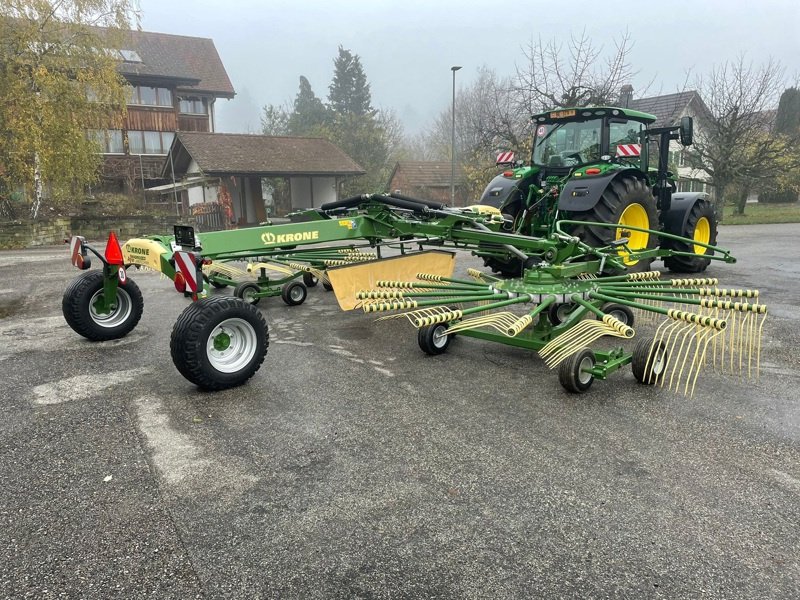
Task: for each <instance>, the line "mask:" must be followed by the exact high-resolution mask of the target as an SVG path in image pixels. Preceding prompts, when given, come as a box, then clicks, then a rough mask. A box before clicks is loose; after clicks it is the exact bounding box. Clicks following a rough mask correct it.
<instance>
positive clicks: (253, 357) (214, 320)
mask: <svg viewBox="0 0 800 600" xmlns="http://www.w3.org/2000/svg"><path fill="white" fill-rule="evenodd" d="M169 347H170V351H171V353H172V362H173V363H175V367H176V368H177V369H178V371H179V372H180V374H181V375H183V376H184V377H185V378H186V379H188V380H189V381H191V382H192V383H193V384H195V385H196V386H198V387H199V388H201V389H204V390H212V391H215V390H224V389H228V388H231V387H235V386H237V385H241V384H243V383H244V382H245V381H247V380H248V379H250V378H251V377H252V376H253V375H254V374H255V373H256V371H258V369H259V368H260V367H261V363H263V362H264V358H265V357H266V355H267V348H268V347H269V329H268V327H267V322H266V321H265V320H264V317H263V316H262V315H261V311H259V310H258V309H257V308H256V307H255V306H253V305H252V304H248V303H247V302H245V301H243V300H239V299H237V298H231V297H223V296H213V297H210V298H205V299H203V300H198V301H197V302H193V303H192V304H190V305H189V306H188V307H186V309H184V311H183V312H182V313H181V315H180V316H179V317H178V320H177V321H176V322H175V327H173V329H172V337H171V339H170V344H169Z"/></svg>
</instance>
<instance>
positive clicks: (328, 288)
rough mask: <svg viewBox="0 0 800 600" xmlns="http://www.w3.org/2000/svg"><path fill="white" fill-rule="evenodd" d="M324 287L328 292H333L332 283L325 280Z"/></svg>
mask: <svg viewBox="0 0 800 600" xmlns="http://www.w3.org/2000/svg"><path fill="white" fill-rule="evenodd" d="M322 287H323V289H324V290H325V291H326V292H332V291H333V285H332V284H331V282H330V281H324V280H323V282H322Z"/></svg>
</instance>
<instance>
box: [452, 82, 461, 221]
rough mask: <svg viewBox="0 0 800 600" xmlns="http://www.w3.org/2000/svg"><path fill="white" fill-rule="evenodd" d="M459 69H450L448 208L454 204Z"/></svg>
mask: <svg viewBox="0 0 800 600" xmlns="http://www.w3.org/2000/svg"><path fill="white" fill-rule="evenodd" d="M460 68H461V67H450V70H451V71H452V72H453V110H452V113H453V114H452V117H453V127H452V137H451V139H450V157H451V163H450V206H454V205H455V202H456V71H458V70H459V69H460Z"/></svg>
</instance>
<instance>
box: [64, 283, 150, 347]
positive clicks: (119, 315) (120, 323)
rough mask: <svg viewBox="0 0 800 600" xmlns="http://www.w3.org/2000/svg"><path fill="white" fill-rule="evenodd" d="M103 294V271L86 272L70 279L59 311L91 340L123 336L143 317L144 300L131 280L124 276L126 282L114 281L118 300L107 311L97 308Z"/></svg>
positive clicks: (81, 333)
mask: <svg viewBox="0 0 800 600" xmlns="http://www.w3.org/2000/svg"><path fill="white" fill-rule="evenodd" d="M103 294H104V291H103V273H102V272H101V271H87V272H86V273H82V274H81V275H79V276H78V277H76V278H75V279H74V280H73V281H72V283H71V284H70V285H69V287H67V289H66V290H65V291H64V297H63V298H62V300H61V312H62V313H63V314H64V319H65V320H66V322H67V325H69V326H70V327H72V329H73V330H74V331H75V333H78V334H80V335H82V336H83V337H85V338H86V339H87V340H91V341H93V342H105V341H107V340H117V339H119V338H121V337H125V336H126V335H128V334H129V333H130V332H131V331H133V329H134V328H135V327H136V325H137V323H139V319H141V318H142V309H143V308H144V299H143V298H142V292H141V291H140V290H139V286H138V285H136V283H134V281H133V279H131V278H127V279H126V281H125V283H123V282H121V281H120V282H119V283H118V284H117V301H116V303H114V305H113V306H111V309H110V310H109V311H108V312H102V311H101V308H102V307H100V308H98V305H99V304H100V303H101V301H102V300H103Z"/></svg>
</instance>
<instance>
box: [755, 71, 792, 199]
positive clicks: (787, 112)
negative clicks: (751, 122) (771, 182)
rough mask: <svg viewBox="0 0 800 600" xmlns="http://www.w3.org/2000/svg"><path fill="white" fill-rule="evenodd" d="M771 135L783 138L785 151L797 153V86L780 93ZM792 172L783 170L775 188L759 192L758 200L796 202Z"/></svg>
mask: <svg viewBox="0 0 800 600" xmlns="http://www.w3.org/2000/svg"><path fill="white" fill-rule="evenodd" d="M772 135H773V136H777V137H780V138H783V139H784V140H785V142H786V146H787V152H789V151H791V150H794V154H797V150H796V149H797V144H798V142H800V90H798V89H797V88H795V87H790V88H787V89H786V90H784V92H783V94H781V99H780V101H779V102H778V111H777V113H776V114H775V124H774V126H773V128H772ZM793 173H794V169H787V170H786V171H784V173H783V176H782V177H778V178H777V179H776V181H775V188H776V189H774V190H771V191H767V192H764V193H762V194H759V196H758V201H759V202H765V203H773V202H796V201H797V186H798V181H797V177H796V176H793Z"/></svg>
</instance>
